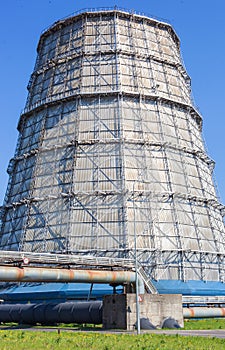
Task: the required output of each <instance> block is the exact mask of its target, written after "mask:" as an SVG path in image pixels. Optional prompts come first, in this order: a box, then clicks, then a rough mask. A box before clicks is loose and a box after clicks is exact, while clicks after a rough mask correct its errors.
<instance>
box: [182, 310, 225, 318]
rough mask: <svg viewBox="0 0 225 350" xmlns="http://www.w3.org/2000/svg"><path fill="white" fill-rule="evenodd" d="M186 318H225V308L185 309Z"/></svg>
mask: <svg viewBox="0 0 225 350" xmlns="http://www.w3.org/2000/svg"><path fill="white" fill-rule="evenodd" d="M183 315H184V318H210V317H212V318H213V317H225V308H223V307H192V308H186V307H185V308H183Z"/></svg>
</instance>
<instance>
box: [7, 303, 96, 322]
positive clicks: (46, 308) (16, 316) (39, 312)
mask: <svg viewBox="0 0 225 350" xmlns="http://www.w3.org/2000/svg"><path fill="white" fill-rule="evenodd" d="M0 322H2V323H6V322H16V323H19V324H30V325H35V324H42V325H54V324H57V323H67V324H68V323H80V324H82V323H91V324H101V323H102V302H101V301H92V302H66V303H59V304H54V303H47V304H2V305H0Z"/></svg>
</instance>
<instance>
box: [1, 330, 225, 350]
mask: <svg viewBox="0 0 225 350" xmlns="http://www.w3.org/2000/svg"><path fill="white" fill-rule="evenodd" d="M0 349H1V350H31V349H32V350H35V349H38V350H40V349H46V350H47V349H51V350H57V349H60V350H70V349H73V350H77V349H78V350H79V349H82V350H103V349H104V350H109V349H113V350H123V349H132V350H135V349H139V350H140V349H142V350H145V349H146V350H153V349H154V350H157V349H158V350H163V349H165V350H176V349H179V350H183V349H185V350H192V349H193V350H201V349H202V350H203V349H204V350H209V349H210V350H217V349H218V350H221V349H225V340H223V339H216V338H201V337H183V336H178V335H172V336H166V335H159V334H142V335H139V336H137V335H133V334H132V335H130V334H100V333H93V332H88V333H86V332H82V333H81V332H75V333H74V332H68V331H61V332H60V334H58V333H57V331H54V332H40V331H36V332H29V331H27V332H26V331H15V330H14V331H11V330H8V331H0Z"/></svg>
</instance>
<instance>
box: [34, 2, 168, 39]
mask: <svg viewBox="0 0 225 350" xmlns="http://www.w3.org/2000/svg"><path fill="white" fill-rule="evenodd" d="M107 11H121V12H125V13H129V14H131V15H137V16H142V17H148V18H152V19H154V20H156V21H158V22H164V23H166V24H170V21H169V20H167V19H165V18H162V17H158V16H154V15H152V14H148V13H145V12H141V11H136V10H133V9H126V8H123V7H118V6H114V7H97V8H83V9H80V10H79V11H76V12H73V13H71V14H70V15H68V16H65V17H63V18H61V19H60V20H58V21H56V22H55V23H53V24H52V25H50V26H48V27H47V28H45V29H44V30H43V31H42V32H41V34H43V33H45V32H46V31H48V30H49V29H51V28H52V27H54V26H55V25H56V24H57V23H59V22H61V21H64V20H66V19H68V18H71V17H74V16H77V15H80V14H81V13H85V12H107Z"/></svg>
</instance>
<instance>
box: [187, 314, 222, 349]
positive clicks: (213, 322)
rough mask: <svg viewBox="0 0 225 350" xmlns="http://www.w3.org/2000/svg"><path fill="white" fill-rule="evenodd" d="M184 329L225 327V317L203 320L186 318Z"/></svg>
mask: <svg viewBox="0 0 225 350" xmlns="http://www.w3.org/2000/svg"><path fill="white" fill-rule="evenodd" d="M184 329H225V319H222V318H209V319H202V320H186V321H185V322H184ZM224 349H225V346H224Z"/></svg>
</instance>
